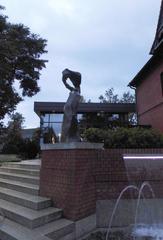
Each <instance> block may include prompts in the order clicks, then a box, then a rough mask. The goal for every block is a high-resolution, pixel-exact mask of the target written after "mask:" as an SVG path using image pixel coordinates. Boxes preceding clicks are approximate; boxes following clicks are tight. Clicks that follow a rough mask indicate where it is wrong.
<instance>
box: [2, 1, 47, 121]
mask: <svg viewBox="0 0 163 240" xmlns="http://www.w3.org/2000/svg"><path fill="white" fill-rule="evenodd" d="M2 10H3V7H2V6H0V120H1V119H3V118H4V116H5V114H6V113H11V112H12V111H13V110H14V109H15V107H16V105H17V104H18V103H19V102H20V101H22V100H23V97H24V96H29V97H31V96H33V95H35V94H36V93H37V92H39V90H40V88H39V86H38V83H37V82H38V80H39V77H40V71H41V70H42V69H43V68H44V67H45V62H46V61H45V60H43V59H40V56H41V55H42V54H43V53H46V50H45V47H46V40H44V39H42V38H40V37H39V36H38V35H36V34H33V33H31V32H30V30H29V28H28V27H25V26H24V25H23V24H12V23H10V22H8V21H7V17H6V16H4V15H3V14H2V13H1V11H2ZM16 80H17V82H18V83H19V88H20V89H22V93H21V94H20V93H19V92H17V91H16V89H15V88H14V82H15V81H16Z"/></svg>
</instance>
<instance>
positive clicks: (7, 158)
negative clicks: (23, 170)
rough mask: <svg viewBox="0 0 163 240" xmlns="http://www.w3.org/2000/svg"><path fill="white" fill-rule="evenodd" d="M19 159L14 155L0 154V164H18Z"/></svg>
mask: <svg viewBox="0 0 163 240" xmlns="http://www.w3.org/2000/svg"><path fill="white" fill-rule="evenodd" d="M20 161H21V159H20V158H19V157H18V155H16V154H0V162H20Z"/></svg>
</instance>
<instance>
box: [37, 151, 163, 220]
mask: <svg viewBox="0 0 163 240" xmlns="http://www.w3.org/2000/svg"><path fill="white" fill-rule="evenodd" d="M128 153H129V154H132V153H133V154H138V153H140V154H147V153H148V154H149V153H150V154H154V153H159V154H163V149H107V150H84V149H83V150H79V149H75V150H44V151H42V166H41V173H40V195H42V196H48V197H51V198H52V199H53V202H54V205H55V206H56V207H58V208H62V209H63V213H64V216H65V217H67V218H69V219H72V220H78V219H81V218H83V217H86V216H89V215H90V214H93V213H94V212H95V209H96V201H97V200H104V199H117V197H118V196H119V194H120V192H121V191H122V189H123V188H124V187H125V186H128V184H129V181H128V176H127V171H126V167H125V163H124V160H123V154H128ZM132 174H133V175H132V176H133V178H134V181H135V183H136V184H137V185H140V183H142V182H143V181H146V180H148V181H150V183H151V184H152V186H153V187H154V188H155V189H156V193H157V197H163V188H162V185H163V169H159V167H158V169H157V171H155V172H154V171H153V172H151V175H150V179H147V178H146V175H145V174H144V172H142V170H141V171H140V169H138V168H137V166H136V164H135V167H134V169H133V170H132ZM155 176H157V177H158V178H157V179H156V178H155ZM123 197H124V198H130V197H131V194H130V193H126V194H125V195H124V196H123ZM136 197H137V195H136Z"/></svg>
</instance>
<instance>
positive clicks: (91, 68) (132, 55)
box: [0, 0, 161, 128]
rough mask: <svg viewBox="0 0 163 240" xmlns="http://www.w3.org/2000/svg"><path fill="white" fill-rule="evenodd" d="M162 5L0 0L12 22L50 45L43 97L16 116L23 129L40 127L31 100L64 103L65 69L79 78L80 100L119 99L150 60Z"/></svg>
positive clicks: (126, 0) (128, 0) (152, 0)
mask: <svg viewBox="0 0 163 240" xmlns="http://www.w3.org/2000/svg"><path fill="white" fill-rule="evenodd" d="M160 3H161V0H123V1H122V0H46V1H41V0H0V5H3V6H5V7H6V11H5V14H6V15H7V16H8V17H9V21H10V22H13V23H23V24H24V25H26V26H28V27H29V28H30V29H31V31H32V32H33V33H37V34H39V35H40V36H41V37H42V38H45V39H47V40H48V45H47V50H48V54H46V55H44V56H42V57H43V58H45V59H47V60H49V62H48V63H47V67H46V69H44V70H43V71H42V74H41V78H40V81H39V86H40V87H41V92H40V93H38V94H37V95H36V96H35V97H33V98H30V99H29V98H25V101H24V102H22V103H21V104H19V105H18V108H17V111H18V112H20V113H22V114H23V116H24V117H25V119H26V122H25V127H26V128H29V127H37V126H39V118H38V116H37V115H36V114H35V113H34V111H33V105H34V101H66V99H67V97H68V91H67V90H66V88H65V87H64V86H63V83H62V81H61V73H62V70H63V69H65V68H70V69H71V70H75V71H79V72H81V74H82V85H81V87H82V95H83V96H84V98H85V99H86V100H88V99H91V101H92V102H96V101H98V97H99V96H100V95H101V94H104V92H105V90H107V89H108V88H110V87H113V88H114V89H115V92H116V93H118V94H121V93H122V92H124V91H128V90H129V89H128V87H127V84H128V83H129V82H130V81H131V80H132V78H133V77H134V76H135V75H136V74H137V72H138V71H139V70H140V69H141V68H142V67H143V65H144V64H145V63H146V61H147V60H148V59H149V57H150V56H149V51H150V47H151V45H152V42H153V40H154V35H155V31H156V26H157V21H158V15H159V8H160Z"/></svg>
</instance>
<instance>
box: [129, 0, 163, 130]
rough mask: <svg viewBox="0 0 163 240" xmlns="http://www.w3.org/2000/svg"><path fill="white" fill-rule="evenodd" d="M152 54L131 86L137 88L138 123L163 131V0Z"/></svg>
mask: <svg viewBox="0 0 163 240" xmlns="http://www.w3.org/2000/svg"><path fill="white" fill-rule="evenodd" d="M150 54H151V55H152V57H151V58H150V59H149V61H148V62H147V63H146V64H145V66H144V67H143V68H142V69H141V70H140V72H139V73H138V74H137V75H136V76H135V78H134V79H133V80H132V81H131V82H130V83H129V86H130V87H132V88H135V90H136V101H137V102H136V105H137V114H138V124H140V125H151V126H152V127H153V128H155V129H157V130H159V131H160V132H163V0H162V2H161V8H160V15H159V20H158V25H157V30H156V36H155V39H154V43H153V45H152V48H151V51H150Z"/></svg>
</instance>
